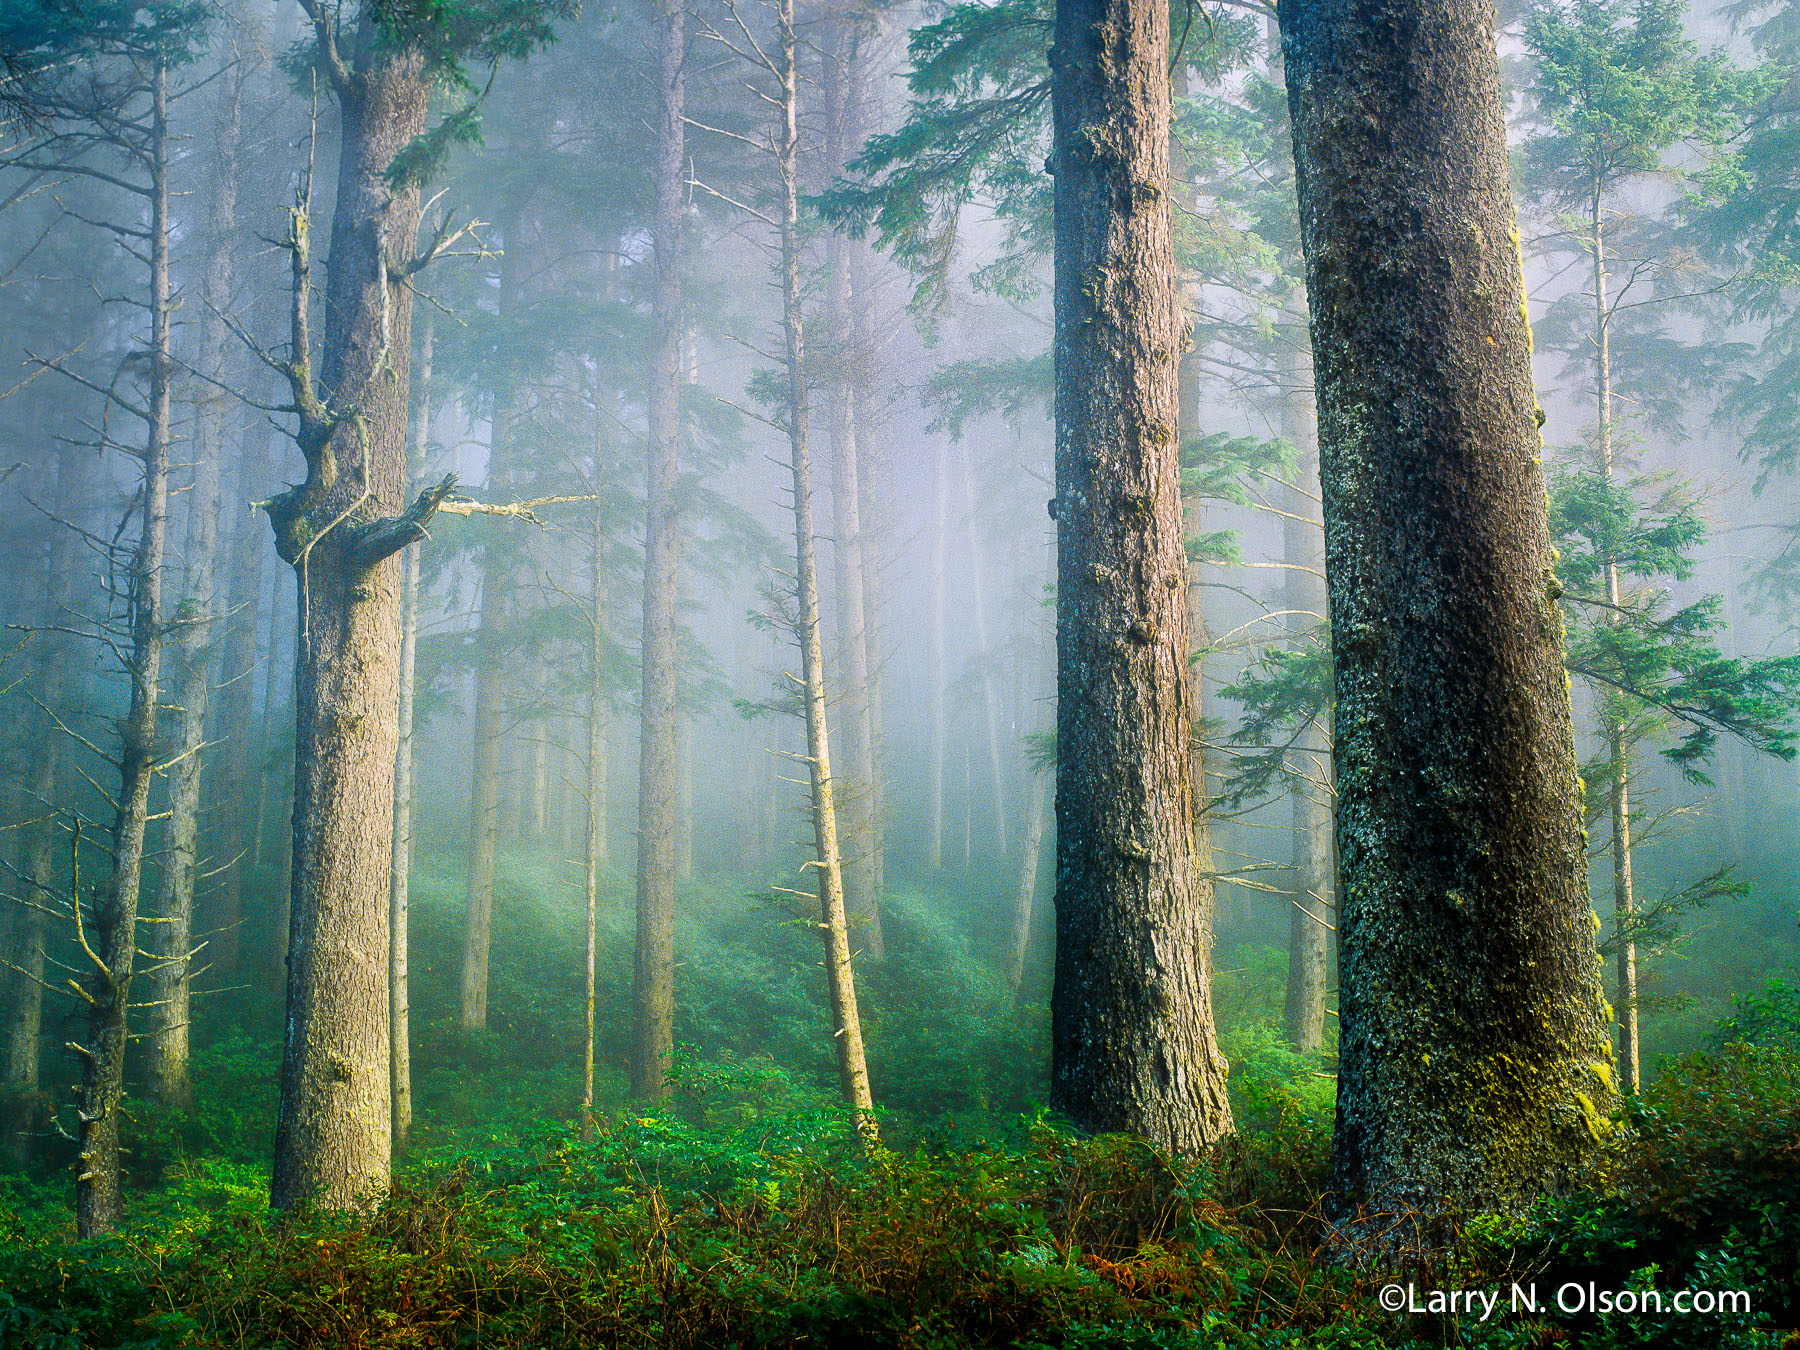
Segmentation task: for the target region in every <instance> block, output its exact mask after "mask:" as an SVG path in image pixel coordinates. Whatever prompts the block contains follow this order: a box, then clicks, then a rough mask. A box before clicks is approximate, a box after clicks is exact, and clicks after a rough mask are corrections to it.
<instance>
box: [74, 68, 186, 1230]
mask: <svg viewBox="0 0 1800 1350" xmlns="http://www.w3.org/2000/svg"><path fill="white" fill-rule="evenodd" d="M150 85H151V95H150V97H151V106H150V126H149V137H148V147H147V149H148V152H149V153H148V159H149V161H150V184H149V187H150V237H149V238H148V239H147V240H146V241H145V243H146V245H147V247H148V252H149V262H150V346H149V352H148V356H149V369H150V390H149V394H150V396H149V399H148V400H147V405H146V412H147V413H148V418H147V426H148V431H147V435H146V438H145V443H144V485H143V498H142V500H143V517H142V519H143V525H142V528H141V530H140V532H139V535H138V542H137V547H136V549H135V550H134V552H133V555H132V560H131V592H132V594H131V608H130V615H131V649H130V657H129V662H128V674H129V675H130V677H131V704H130V708H129V710H128V711H127V713H126V715H125V720H124V722H122V723H121V724H120V728H119V731H120V742H121V744H120V746H119V793H118V796H117V797H116V798H115V799H114V816H113V826H112V839H111V846H112V868H111V875H110V876H109V877H108V879H107V880H106V881H105V882H104V883H103V884H102V885H101V887H99V888H98V889H97V890H96V892H95V894H94V901H93V905H92V921H91V924H89V925H83V924H82V922H81V908H82V905H81V902H82V894H81V887H80V884H79V881H78V880H77V882H76V884H75V885H74V889H73V892H72V894H71V896H70V900H71V904H72V907H73V909H74V912H75V917H76V923H77V936H78V939H79V941H80V943H81V946H82V949H83V951H84V953H85V954H86V956H87V958H88V963H89V968H88V969H87V971H86V972H84V974H85V978H84V980H83V990H82V997H83V1001H84V1002H85V1003H86V1004H87V1017H86V1023H87V1026H86V1034H85V1036H84V1038H83V1039H84V1041H85V1042H86V1043H85V1044H84V1045H79V1046H75V1047H74V1049H75V1050H76V1053H77V1054H78V1055H80V1057H81V1062H82V1071H81V1082H80V1084H79V1085H78V1086H77V1088H76V1097H75V1107H76V1118H77V1119H78V1120H79V1121H80V1122H81V1136H80V1138H81V1146H80V1147H81V1151H80V1157H79V1163H78V1166H77V1169H76V1176H75V1228H76V1232H77V1233H78V1234H79V1235H80V1236H81V1237H84V1238H86V1237H93V1236H95V1235H96V1234H100V1233H107V1232H110V1231H112V1230H113V1229H114V1228H116V1227H118V1225H119V1223H120V1221H121V1220H122V1219H123V1218H124V1216H125V1208H124V1198H123V1196H122V1195H121V1193H120V1189H119V1122H120V1116H121V1114H122V1108H123V1100H124V1095H125V1094H124V1088H125V1041H126V1027H125V1021H126V1010H127V1009H128V1008H129V1007H130V1003H131V976H132V967H133V963H134V959H135V957H136V955H137V944H138V932H137V928H138V895H139V890H140V887H141V885H142V881H143V867H144V832H145V828H146V826H147V824H148V821H149V816H150V784H151V780H152V779H153V778H154V777H155V774H156V769H155V758H156V713H157V702H158V699H159V697H160V695H161V680H162V649H163V604H162V574H163V553H164V549H165V545H166V536H167V533H168V514H169V485H168V463H169V460H168V457H169V438H170V418H169V404H170V391H171V386H172V384H173V382H174V375H175V369H174V358H173V355H172V353H171V344H170V328H171V323H172V320H173V318H174V304H173V300H172V293H171V288H170V283H169V129H168V71H167V68H166V67H165V66H164V64H163V61H162V59H161V58H160V57H157V58H155V59H154V64H153V66H152V69H151V73H150ZM76 875H77V878H78V877H79V871H77V873H76Z"/></svg>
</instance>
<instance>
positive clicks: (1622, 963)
mask: <svg viewBox="0 0 1800 1350" xmlns="http://www.w3.org/2000/svg"><path fill="white" fill-rule="evenodd" d="M1592 208H1593V209H1592V212H1591V215H1590V218H1589V225H1590V228H1591V229H1592V238H1591V241H1590V242H1591V244H1592V247H1593V253H1594V356H1595V362H1594V407H1595V433H1596V434H1595V440H1596V441H1597V442H1598V447H1599V451H1600V471H1601V473H1603V474H1605V475H1606V480H1607V481H1608V482H1609V483H1610V482H1611V481H1612V480H1613V467H1614V466H1613V409H1612V403H1613V387H1612V386H1613V379H1612V315H1611V313H1610V312H1609V311H1608V309H1607V300H1606V218H1605V216H1604V215H1603V214H1602V211H1601V201H1600V192H1599V190H1598V189H1597V188H1596V189H1595V191H1594V195H1593V200H1592ZM1606 598H1607V602H1608V603H1609V604H1610V605H1611V606H1612V622H1613V623H1615V624H1618V623H1622V622H1623V621H1624V613H1623V611H1622V610H1621V609H1620V607H1619V600H1620V597H1619V565H1618V563H1617V562H1616V561H1615V560H1614V559H1612V558H1608V559H1607V560H1606ZM1601 708H1602V719H1603V721H1604V723H1605V735H1606V751H1607V757H1608V759H1609V760H1610V761H1611V767H1612V775H1611V776H1612V782H1611V783H1610V784H1609V787H1610V788H1611V793H1610V795H1611V797H1612V803H1611V805H1612V849H1611V853H1612V875H1613V928H1614V932H1615V937H1614V941H1615V943H1616V944H1617V945H1616V949H1615V951H1614V953H1613V960H1614V961H1615V963H1616V965H1617V969H1618V990H1617V995H1618V997H1617V999H1616V1000H1615V1003H1616V1006H1615V1008H1614V1012H1615V1014H1616V1015H1617V1017H1618V1019H1619V1051H1618V1066H1619V1085H1620V1086H1621V1087H1622V1088H1623V1089H1624V1090H1625V1091H1626V1092H1632V1093H1635V1092H1636V1091H1637V1090H1638V1088H1639V1086H1640V1078H1641V1069H1640V1067H1639V1063H1638V1061H1639V1051H1638V1010H1637V999H1638V992H1637V942H1636V941H1635V940H1634V939H1633V938H1632V937H1631V925H1632V921H1633V915H1634V914H1635V913H1636V911H1637V901H1636V897H1635V896H1634V895H1633V888H1632V880H1631V746H1630V745H1629V744H1628V743H1627V742H1626V739H1625V721H1624V718H1623V717H1622V716H1621V715H1620V714H1619V711H1618V710H1617V709H1616V708H1614V707H1612V706H1611V701H1610V700H1609V699H1608V698H1606V697H1605V696H1604V695H1603V696H1602V698H1601Z"/></svg>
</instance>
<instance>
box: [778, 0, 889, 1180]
mask: <svg viewBox="0 0 1800 1350" xmlns="http://www.w3.org/2000/svg"><path fill="white" fill-rule="evenodd" d="M776 14H777V24H778V29H777V33H778V37H779V39H780V44H781V45H780V59H779V64H778V66H777V67H776V71H775V73H776V74H777V75H778V78H779V79H780V85H781V94H780V101H781V125H780V128H779V131H778V139H777V143H776V145H777V151H776V153H777V160H776V163H777V167H778V168H779V170H780V174H781V311H782V328H783V331H784V335H785V338H786V355H787V370H786V375H787V418H786V420H787V433H788V450H789V455H790V465H791V468H792V470H793V481H794V585H795V597H794V598H795V621H796V622H795V633H794V636H795V639H796V641H797V643H798V645H799V647H800V678H801V695H802V698H803V700H804V702H805V717H806V756H805V758H806V762H807V766H808V771H809V777H810V779H811V783H812V803H811V804H812V818H813V844H814V848H815V858H814V860H813V870H814V872H815V880H816V882H817V884H818V895H819V937H820V939H821V941H822V942H823V945H824V948H825V984H826V990H827V993H828V994H829V996H830V1000H831V1022H832V1027H831V1030H832V1045H833V1048H834V1049H835V1051H836V1054H837V1063H838V1078H839V1082H840V1085H841V1087H842V1089H843V1093H844V1100H845V1101H846V1102H847V1103H848V1104H849V1106H850V1109H851V1111H852V1113H853V1115H854V1117H855V1124H856V1132H857V1134H858V1136H859V1137H860V1138H861V1140H862V1142H863V1143H864V1144H865V1145H868V1146H873V1145H874V1144H875V1143H877V1142H878V1139H879V1136H878V1134H877V1130H876V1125H875V1102H874V1098H873V1097H872V1095H871V1094H870V1090H869V1066H868V1061H867V1059H866V1058H865V1056H864V1053H863V1038H862V1019H861V1017H860V1016H859V1014H858V1010H857V1003H856V982H855V977H854V975H853V973H852V971H851V965H850V934H849V925H848V923H847V920H846V916H845V912H844V872H843V861H842V858H841V856H840V855H839V852H838V832H837V804H836V782H835V780H834V779H833V778H832V772H831V748H830V735H829V732H828V731H827V729H826V724H825V706H826V691H825V651H824V644H823V642H822V640H821V636H820V624H819V562H818V544H817V536H816V535H815V533H814V525H813V498H812V494H813V485H812V456H811V446H810V444H809V439H808V436H809V431H810V427H809V421H810V402H811V400H810V395H809V390H808V388H807V378H808V375H807V369H806V328H805V320H804V318H803V317H802V315H803V311H802V308H801V307H802V304H803V299H802V291H801V285H802V275H801V257H800V253H801V241H800V163H799V159H800V72H799V63H798V60H797V51H798V45H799V39H798V35H797V33H796V31H795V26H794V0H780V6H779V8H778V9H777V11H776Z"/></svg>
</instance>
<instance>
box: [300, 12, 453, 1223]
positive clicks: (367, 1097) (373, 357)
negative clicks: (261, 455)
mask: <svg viewBox="0 0 1800 1350" xmlns="http://www.w3.org/2000/svg"><path fill="white" fill-rule="evenodd" d="M375 13H376V8H375V7H374V6H370V5H365V6H364V8H363V11H362V14H361V17H360V19H359V20H358V22H357V26H356V32H355V38H354V49H353V50H352V51H349V52H345V53H343V62H344V68H343V69H342V70H341V71H340V72H338V73H337V74H334V76H333V80H332V83H333V86H334V88H335V89H336V93H337V99H338V103H339V107H340V110H341V113H342V117H341V123H342V137H341V142H340V149H339V163H338V181H337V197H336V205H335V210H334V215H333V219H332V227H331V253H330V271H329V275H328V278H327V285H326V291H325V297H324V299H325V304H324V313H325V333H324V341H323V343H322V345H321V354H322V364H321V369H320V379H319V388H318V391H317V397H318V399H319V400H320V401H321V402H322V404H323V405H324V406H323V409H321V408H318V407H312V408H308V409H306V410H305V411H303V415H302V418H301V431H300V443H301V449H302V451H303V452H304V453H305V454H306V458H307V477H306V481H305V482H304V483H303V484H301V485H300V486H299V487H298V488H295V489H293V490H292V491H290V492H287V493H284V494H283V495H282V496H281V497H278V498H276V499H275V500H274V501H273V502H271V503H270V504H269V517H270V522H271V524H272V525H273V527H274V530H275V543H276V550H277V552H278V553H279V554H280V555H281V557H282V558H283V560H285V561H286V562H288V563H290V564H292V565H293V566H294V568H295V570H296V572H297V573H298V575H299V621H300V622H299V633H298V638H297V642H296V647H295V682H294V690H295V748H294V813H293V871H292V878H291V883H290V894H291V903H290V906H289V924H288V961H287V1022H286V1028H285V1038H284V1045H283V1056H282V1068H281V1099H280V1107H279V1111H278V1115H277V1119H276V1127H275V1165H274V1173H273V1177H272V1180H271V1184H270V1199H271V1202H272V1203H273V1204H274V1205H275V1207H276V1208H278V1209H291V1208H293V1207H294V1206H296V1205H299V1204H302V1203H305V1202H309V1201H313V1202H317V1203H320V1204H323V1205H325V1206H328V1207H331V1208H339V1209H342V1208H351V1207H356V1206H361V1205H365V1204H368V1203H371V1202H372V1201H373V1200H374V1199H376V1198H377V1197H378V1196H379V1195H380V1194H381V1193H382V1192H384V1191H385V1190H386V1188H387V1183H388V1178H389V1172H390V1167H391V1161H392V1138H391V1128H392V1121H391V1116H390V1111H391V1099H390V1092H391V1084H390V1079H389V1074H390V1071H391V1069H390V1047H389V1023H388V1013H389V1009H388V937H389V933H388V904H389V869H390V867H391V864H392V848H393V826H394V816H393V810H394V756H395V751H396V749H397V745H398V739H399V729H398V726H397V721H396V714H397V710H398V706H399V664H400V663H399V653H400V622H399V621H400V565H399V560H398V558H397V557H396V556H395V555H396V554H397V553H398V551H399V550H400V548H402V547H404V546H405V544H406V543H409V542H413V541H414V540H416V539H418V538H419V537H420V535H421V534H422V532H423V531H422V528H420V526H422V520H423V518H424V517H425V516H428V514H429V513H428V512H419V511H412V512H409V513H408V515H407V516H405V517H402V516H400V514H399V513H400V511H401V507H402V499H403V496H404V493H405V489H406V427H407V404H408V398H407V388H408V377H409V366H410V362H411V330H412V291H411V290H410V288H409V287H407V286H406V285H404V284H402V280H401V278H402V276H403V268H404V266H405V264H406V261H407V259H408V257H409V256H410V249H411V247H412V243H413V240H414V239H415V237H416V235H417V232H418V225H419V194H418V190H417V189H416V188H411V187H408V188H402V189H400V190H398V191H396V190H393V189H391V188H390V186H389V184H388V182H387V178H386V173H387V169H388V166H389V165H390V164H392V163H393V162H394V158H395V156H396V155H397V154H398V153H399V152H400V151H401V150H402V149H403V148H404V147H405V146H406V145H407V144H409V143H410V142H411V141H412V139H413V138H414V137H415V136H417V135H419V134H420V133H421V132H422V131H423V130H424V128H425V119H426V111H427V106H428V102H429V97H430V89H431V83H430V77H429V76H428V75H427V74H426V72H425V70H424V68H423V67H424V63H423V61H422V60H421V58H420V57H419V56H418V55H417V54H416V53H413V52H411V51H408V50H405V49H398V50H396V49H395V48H394V47H392V46H391V45H389V44H387V43H384V42H382V41H381V40H380V38H379V35H378V32H377V28H378V25H377V20H376V17H375ZM346 36H348V34H347V33H346ZM301 291H302V294H303V292H304V288H303V287H302V288H301ZM303 327H304V323H303V315H302V316H300V317H297V319H296V328H297V329H302V328H303ZM296 348H297V351H296V354H295V359H296V360H299V359H300V357H301V354H302V353H303V351H304V348H303V346H302V345H301V344H299V343H296ZM309 381H310V375H308V379H307V380H306V381H300V380H297V381H296V384H297V385H304V384H306V383H309ZM297 396H298V393H297ZM446 490H447V489H446Z"/></svg>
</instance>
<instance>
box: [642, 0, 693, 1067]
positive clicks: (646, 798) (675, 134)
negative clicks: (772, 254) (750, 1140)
mask: <svg viewBox="0 0 1800 1350" xmlns="http://www.w3.org/2000/svg"><path fill="white" fill-rule="evenodd" d="M657 23H658V25H659V27H660V28H661V35H660V50H659V56H658V67H657V90H658V93H659V99H658V117H659V120H658V125H657V138H656V213H655V217H654V220H653V228H652V244H653V249H654V257H655V264H654V265H655V268H656V272H655V277H654V286H653V294H652V297H651V300H652V309H653V311H654V314H653V317H654V320H655V348H654V350H653V352H652V356H651V373H650V379H651V386H650V397H649V433H650V434H649V463H648V472H647V482H646V491H645V499H644V517H645V519H644V629H643V643H642V647H641V651H642V660H643V689H644V693H643V710H642V721H641V733H640V739H639V746H638V858H637V949H636V955H635V959H634V967H633V973H632V993H631V1095H632V1096H633V1097H638V1098H650V1099H661V1098H663V1097H666V1096H667V1095H668V1092H669V1085H668V1074H669V1056H670V1055H671V1054H672V1053H673V1052H674V1048H675V810H676V801H675V792H676V785H675V755H676V749H677V738H678V735H679V729H680V719H681V707H680V690H679V688H678V684H677V671H676V660H677V655H678V651H677V634H678V628H677V623H676V605H677V602H678V600H679V598H680V574H681V520H680V516H679V514H678V504H677V501H676V487H677V484H678V483H679V481H680V477H681V382H682V369H681V304H682V301H681V294H682V286H681V282H682V276H681V274H682V260H683V248H682V222H683V218H684V214H685V208H684V203H685V200H686V191H687V189H686V186H685V179H686V161H685V158H684V156H685V154H686V150H685V146H686V138H685V132H686V125H687V124H686V121H685V118H686V108H687V76H686V72H685V66H684V63H685V60H686V54H687V7H686V4H685V3H684V0H669V3H668V6H667V8H666V10H665V11H664V12H663V13H662V14H661V15H660V16H659V17H658V19H657Z"/></svg>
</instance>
